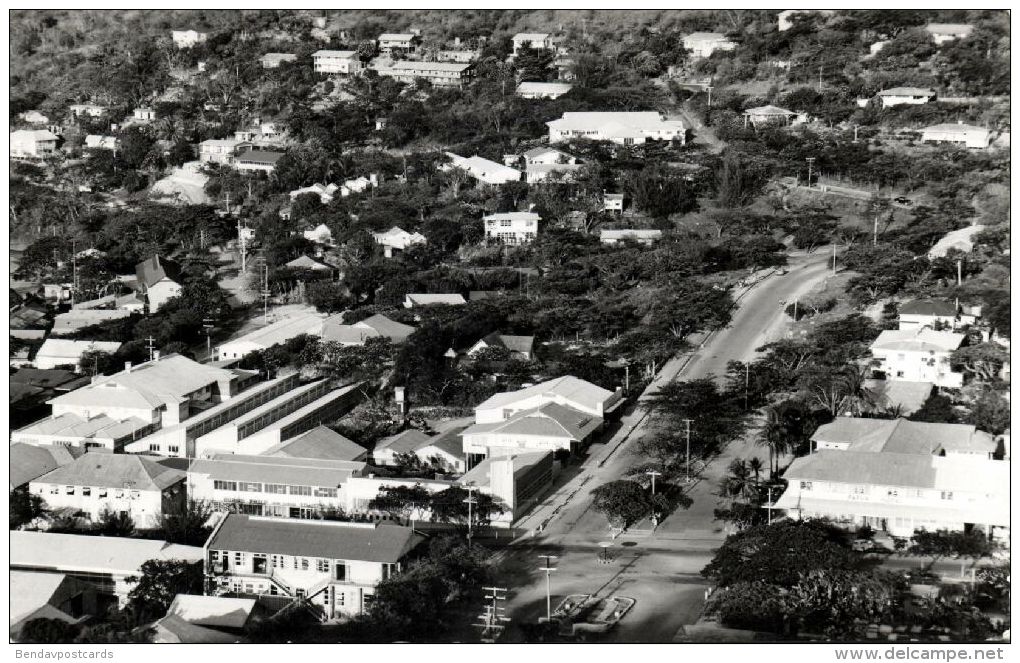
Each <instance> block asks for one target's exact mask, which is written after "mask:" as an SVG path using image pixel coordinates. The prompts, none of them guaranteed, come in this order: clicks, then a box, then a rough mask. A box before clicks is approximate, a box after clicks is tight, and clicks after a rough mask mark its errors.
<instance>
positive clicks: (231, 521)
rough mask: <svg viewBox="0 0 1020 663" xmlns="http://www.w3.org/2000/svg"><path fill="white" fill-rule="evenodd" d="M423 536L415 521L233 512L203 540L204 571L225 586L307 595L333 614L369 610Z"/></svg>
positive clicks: (216, 588)
mask: <svg viewBox="0 0 1020 663" xmlns="http://www.w3.org/2000/svg"><path fill="white" fill-rule="evenodd" d="M424 541H425V537H424V536H422V535H420V534H417V533H415V532H414V531H413V530H412V529H411V528H409V527H398V526H395V525H380V524H369V523H348V522H336V521H328V520H297V519H279V518H260V517H256V516H248V515H242V514H228V515H227V516H226V517H225V518H224V519H223V520H222V521H221V522H220V524H219V525H217V527H216V528H215V529H214V530H213V533H212V535H211V536H210V537H209V541H208V542H207V543H206V545H205V549H204V550H205V574H206V577H207V578H208V580H209V582H210V583H211V585H212V588H213V589H212V592H211V593H213V594H215V595H218V594H223V593H226V592H233V593H244V594H274V595H278V596H285V597H291V598H302V599H304V600H305V601H307V602H308V603H310V604H311V605H313V606H316V607H318V608H319V609H321V610H322V613H323V615H324V616H325V617H326V618H328V619H333V618H336V617H340V616H347V617H349V616H354V615H359V614H362V613H364V612H365V611H366V610H368V609H369V607H370V606H371V604H372V596H373V595H374V593H375V587H376V585H378V584H379V583H380V582H382V581H383V580H387V579H389V578H391V577H393V576H394V575H396V574H398V573H400V572H401V571H403V570H404V569H405V568H406V566H407V564H408V562H409V561H410V560H411V559H412V555H413V554H414V552H415V549H416V548H417V547H418V546H419V545H421V544H422V543H423V542H424Z"/></svg>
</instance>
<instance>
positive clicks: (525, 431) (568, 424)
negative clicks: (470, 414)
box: [464, 403, 602, 441]
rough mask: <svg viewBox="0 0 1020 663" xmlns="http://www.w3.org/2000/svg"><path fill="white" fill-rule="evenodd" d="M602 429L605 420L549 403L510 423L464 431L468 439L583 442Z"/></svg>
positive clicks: (514, 417)
mask: <svg viewBox="0 0 1020 663" xmlns="http://www.w3.org/2000/svg"><path fill="white" fill-rule="evenodd" d="M601 425H602V417H598V416H595V415H593V414H589V413H587V412H581V411H580V410H575V409H574V408H572V407H567V406H565V405H560V404H559V403H546V404H545V405H542V406H539V407H537V408H533V409H529V410H522V411H520V412H517V413H515V414H514V415H512V416H511V417H510V418H509V419H507V420H506V421H499V422H495V423H485V424H474V425H472V426H470V427H469V428H468V429H467V430H465V431H464V435H471V434H477V433H500V434H503V435H533V436H538V437H552V438H565V439H571V440H577V441H581V440H584V439H586V438H587V437H588V436H589V435H591V433H592V432H593V431H595V430H596V429H597V428H598V427H599V426H601Z"/></svg>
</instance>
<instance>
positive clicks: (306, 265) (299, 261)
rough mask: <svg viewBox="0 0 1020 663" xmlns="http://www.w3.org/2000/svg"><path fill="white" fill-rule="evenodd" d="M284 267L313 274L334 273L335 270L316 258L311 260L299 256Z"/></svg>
mask: <svg viewBox="0 0 1020 663" xmlns="http://www.w3.org/2000/svg"><path fill="white" fill-rule="evenodd" d="M283 266H284V267H286V268H287V269H303V270H309V271H313V272H330V271H333V268H332V267H330V266H329V265H325V264H323V263H321V262H319V261H318V260H315V259H314V258H309V257H308V256H298V257H297V258H294V259H293V260H291V261H290V262H286V263H284V264H283Z"/></svg>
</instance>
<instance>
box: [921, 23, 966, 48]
mask: <svg viewBox="0 0 1020 663" xmlns="http://www.w3.org/2000/svg"><path fill="white" fill-rule="evenodd" d="M924 29H925V31H927V32H928V34H930V35H931V37H932V39H934V40H935V44H936V45H937V46H941V45H942V44H944V43H946V42H949V41H955V40H957V39H966V38H967V37H969V36H970V34H971V33H972V32H974V26H973V25H969V24H967V23H929V24H928V25H926V26H924Z"/></svg>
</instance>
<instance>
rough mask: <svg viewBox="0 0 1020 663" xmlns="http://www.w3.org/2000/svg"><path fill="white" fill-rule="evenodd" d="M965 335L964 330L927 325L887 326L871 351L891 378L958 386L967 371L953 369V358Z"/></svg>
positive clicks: (879, 367) (881, 368)
mask: <svg viewBox="0 0 1020 663" xmlns="http://www.w3.org/2000/svg"><path fill="white" fill-rule="evenodd" d="M965 339H966V336H965V335H963V334H956V333H953V332H947V331H935V330H933V329H929V328H927V327H922V328H920V329H916V328H915V329H887V330H885V331H883V332H882V333H881V334H879V335H878V338H877V339H875V341H874V342H873V343H872V344H871V354H872V356H873V357H875V359H877V360H878V369H879V370H880V371H882V372H884V373H885V375H886V378H887V379H889V380H907V381H910V382H931V383H934V384H935V385H936V386H939V387H952V388H958V387H961V386H963V374H962V373H957V372H955V371H953V370H952V365H951V361H950V358H951V357H952V355H953V352H954V351H955V350H956V349H957V348H959V347H960V345H962V344H963V341H964V340H965Z"/></svg>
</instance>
